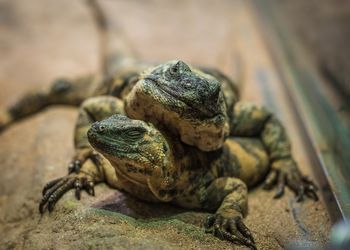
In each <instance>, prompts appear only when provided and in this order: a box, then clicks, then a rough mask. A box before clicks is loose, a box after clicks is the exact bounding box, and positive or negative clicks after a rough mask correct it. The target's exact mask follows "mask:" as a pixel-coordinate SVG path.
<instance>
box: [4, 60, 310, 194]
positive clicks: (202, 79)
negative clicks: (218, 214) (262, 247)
mask: <svg viewBox="0 0 350 250" xmlns="http://www.w3.org/2000/svg"><path fill="white" fill-rule="evenodd" d="M144 67H145V65H144V64H134V65H131V66H129V67H124V68H122V69H119V70H118V71H117V72H116V73H115V74H113V75H112V76H110V77H107V78H106V79H102V78H101V77H91V76H90V77H85V78H79V79H76V80H64V79H63V80H58V81H55V82H54V83H53V85H52V87H50V88H49V89H42V90H38V91H34V92H32V93H29V94H27V95H25V96H24V97H23V98H21V99H20V100H19V101H18V102H17V103H15V104H14V105H13V106H11V107H9V108H8V109H7V110H0V129H4V128H6V127H7V126H8V125H10V124H11V123H12V122H15V121H17V120H19V119H21V118H24V117H26V116H29V115H31V114H34V113H36V112H38V111H40V110H42V109H43V108H45V107H47V106H49V105H53V104H67V105H75V106H76V105H80V104H81V103H82V102H83V101H84V100H86V99H88V98H89V97H93V96H99V95H111V96H116V97H119V98H121V99H125V108H124V107H120V108H118V110H117V111H116V112H115V111H113V110H111V111H110V112H109V113H108V112H107V113H108V114H109V115H112V114H115V113H125V114H126V115H127V116H129V117H131V118H134V119H141V120H144V121H147V122H152V123H153V124H155V125H156V126H158V127H159V126H166V127H167V129H169V130H170V131H171V132H172V133H174V134H178V135H179V136H180V138H181V140H182V141H183V142H185V143H186V144H189V145H193V146H196V147H198V148H199V149H201V150H203V151H212V150H216V149H218V148H220V147H221V146H222V145H223V142H224V140H225V138H226V137H227V136H228V135H230V136H240V137H251V138H260V139H261V140H262V142H263V144H264V146H265V147H266V148H267V151H268V153H269V155H270V158H271V161H276V164H274V163H273V164H272V166H273V171H272V172H271V176H270V178H268V180H271V181H269V182H267V183H266V185H265V186H266V188H272V187H273V186H274V185H275V184H276V185H277V187H278V189H277V193H276V197H279V196H281V195H282V194H283V191H284V186H285V185H288V186H289V187H290V188H291V189H293V190H294V191H296V192H297V195H298V197H300V198H299V200H302V199H303V196H304V194H305V189H306V188H307V186H308V184H307V183H306V182H305V181H304V177H303V176H302V175H301V174H300V172H299V171H298V168H297V165H296V163H295V162H294V160H293V158H292V156H291V149H290V143H289V140H288V137H287V135H286V133H285V130H284V128H283V126H282V125H281V123H280V122H279V121H278V120H277V119H276V117H274V115H273V114H271V113H270V112H269V111H267V110H266V109H264V108H263V107H258V106H256V105H254V104H251V103H244V102H239V101H238V97H237V95H238V93H237V91H236V88H235V87H234V84H233V83H232V82H231V81H230V80H229V79H228V78H227V77H225V76H224V75H223V74H221V73H220V72H218V71H216V70H213V69H203V70H202V71H201V70H198V69H196V68H193V67H190V66H188V65H187V64H185V63H184V62H182V61H170V62H167V63H164V64H161V65H159V66H157V67H155V68H151V69H149V70H146V71H143V73H140V72H141V71H142V69H144ZM204 72H206V73H204ZM213 76H215V77H216V78H217V79H216V78H215V77H213ZM101 79H102V80H101ZM87 102H88V101H87ZM99 105H100V104H99V103H98V102H97V103H94V102H93V103H92V104H91V105H89V106H90V108H92V109H93V110H95V111H94V112H90V113H89V114H90V115H91V114H92V113H94V114H93V116H96V117H99V118H101V117H102V118H107V116H103V115H99V114H98V113H99V110H100V108H99ZM83 106H84V105H83ZM85 106H86V105H85ZM94 106H96V107H94ZM119 106H122V105H119ZM121 109H122V110H124V109H125V111H122V110H121ZM96 120H99V119H95V118H94V117H89V118H88V119H87V121H85V123H84V124H85V125H84V126H85V128H82V129H81V131H77V136H79V134H80V136H83V137H84V133H85V132H86V130H87V129H88V127H89V125H90V124H91V123H92V122H94V121H96ZM78 123H81V121H80V120H79V122H78ZM78 126H80V125H79V124H78ZM84 131H85V132H84ZM75 142H76V144H77V143H78V144H79V143H81V142H77V140H75ZM82 143H83V144H88V143H87V141H86V140H85V141H84V140H83V142H82ZM86 147H89V146H88V145H86ZM77 149H78V152H77V154H76V157H74V158H73V162H76V160H78V163H79V161H80V163H79V164H75V165H81V162H83V161H84V155H86V154H83V153H81V152H80V149H81V146H79V145H78V146H77ZM85 151H86V150H85ZM91 152H92V151H91ZM85 158H86V159H87V158H88V157H85ZM292 163H293V164H292ZM276 166H278V167H276ZM282 166H283V171H280V170H279V169H280V168H281V167H282ZM281 173H283V174H282V175H281ZM280 175H281V176H280Z"/></svg>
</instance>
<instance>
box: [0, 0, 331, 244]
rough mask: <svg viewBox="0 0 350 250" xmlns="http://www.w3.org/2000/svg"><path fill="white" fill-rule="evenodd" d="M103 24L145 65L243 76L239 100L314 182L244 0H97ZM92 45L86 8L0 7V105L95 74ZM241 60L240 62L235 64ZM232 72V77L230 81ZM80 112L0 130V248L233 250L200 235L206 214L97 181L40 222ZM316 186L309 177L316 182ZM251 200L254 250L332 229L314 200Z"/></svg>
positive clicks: (257, 196)
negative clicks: (263, 120) (263, 109)
mask: <svg viewBox="0 0 350 250" xmlns="http://www.w3.org/2000/svg"><path fill="white" fill-rule="evenodd" d="M101 3H102V5H103V7H104V8H105V10H106V13H107V15H108V17H109V20H110V22H111V23H112V24H113V25H116V26H118V27H122V30H123V34H124V36H125V38H126V39H127V41H128V42H129V43H130V45H131V47H132V48H133V50H134V51H136V53H137V54H138V56H139V57H140V58H142V59H145V60H156V61H158V60H159V61H162V60H168V59H175V58H180V59H182V60H184V61H188V62H191V63H199V64H204V65H210V66H215V67H218V68H219V69H221V70H223V71H224V72H226V73H227V74H228V75H230V76H232V77H234V78H235V79H238V80H240V81H241V83H242V84H241V89H242V92H243V94H242V99H244V100H250V101H255V102H257V103H263V104H265V105H267V106H268V107H269V108H270V109H272V110H273V111H274V112H275V113H276V114H277V116H278V117H279V118H280V119H281V120H282V121H283V122H284V123H285V124H287V130H288V133H289V134H290V136H291V139H292V143H293V146H294V148H293V150H294V154H295V158H296V160H297V162H298V163H299V165H300V168H301V169H302V171H303V172H304V173H307V174H309V175H311V176H313V175H312V169H311V168H310V167H312V166H311V164H310V159H309V157H308V156H307V155H305V151H306V150H305V148H304V146H303V143H302V138H301V135H300V133H299V131H298V128H297V126H296V123H295V119H294V118H293V117H292V116H291V115H290V114H291V112H290V107H288V103H286V101H285V100H286V98H285V96H284V94H283V91H282V88H281V86H280V84H279V81H280V79H279V77H278V75H277V74H276V69H275V67H274V65H273V63H272V61H271V59H270V56H269V54H268V52H267V50H266V47H265V44H264V41H263V40H262V36H261V34H260V33H259V29H258V22H259V21H258V20H256V18H255V16H254V15H253V13H252V10H251V8H250V6H249V4H248V2H247V1H228V0H227V1H221V2H220V4H217V3H216V1H209V0H206V1H153V0H147V1H146V0H145V1H126V0H119V1H107V0H103V1H101ZM97 42H98V39H97V33H96V30H95V29H94V26H93V22H92V20H91V16H90V15H89V11H88V9H87V7H86V5H85V3H84V1H69V0H61V1H54V0H45V1H44V0H33V1H30V2H29V1H20V0H11V1H6V0H0V54H1V58H2V60H0V89H1V91H0V105H8V104H9V103H11V102H13V101H15V100H16V99H17V98H18V97H19V96H20V95H21V94H23V93H25V92H26V91H28V89H31V88H32V87H33V86H38V85H45V84H49V83H50V82H51V81H52V80H53V79H55V78H57V77H59V76H62V75H64V76H77V75H82V74H87V73H93V72H96V71H97V69H98V67H99V66H98V43H97ZM237 65H239V66H237ZM238 76H239V77H238ZM76 114H77V111H76V110H75V109H74V108H67V107H54V108H50V109H47V110H45V111H44V112H42V113H40V114H37V115H35V116H33V117H31V118H29V119H25V120H23V121H21V122H19V123H17V124H15V125H13V126H12V127H11V128H9V129H8V130H6V131H5V132H4V133H2V134H1V135H0V168H1V174H0V235H1V237H0V248H1V249H73V248H74V249H95V248H102V249H112V248H113V249H232V248H233V247H234V248H235V249H241V248H242V247H237V246H233V245H232V244H230V243H228V242H223V241H220V240H218V239H216V238H215V237H213V236H210V235H207V234H205V233H204V231H203V228H202V226H201V224H202V220H203V219H204V218H205V216H206V214H205V213H201V212H191V211H186V210H183V209H180V208H176V207H172V206H170V205H166V204H147V203H143V202H140V201H137V200H135V199H133V198H131V197H128V196H126V195H124V194H122V193H120V192H119V191H117V190H112V189H110V188H109V187H107V186H105V185H99V186H97V188H96V194H97V196H96V197H90V196H88V195H83V197H82V200H81V201H80V202H78V201H76V200H75V199H74V197H73V192H69V193H67V194H66V195H65V196H64V197H63V199H62V200H61V201H60V202H59V203H58V204H57V206H56V210H55V211H54V212H53V213H51V214H45V215H44V216H43V217H41V216H40V215H39V213H38V209H37V205H38V201H39V200H40V198H41V188H42V187H43V185H44V184H45V183H46V182H47V181H49V180H51V179H53V178H56V177H58V176H63V175H65V174H66V166H67V164H68V162H69V160H70V158H71V157H72V155H73V145H72V133H73V127H74V123H75V119H76ZM316 181H317V180H316ZM272 197H273V193H272V192H266V191H263V190H261V188H260V187H257V188H255V189H254V190H252V191H251V193H250V196H249V215H248V216H247V218H246V220H245V222H246V224H247V225H248V226H249V227H250V228H251V230H252V232H253V234H254V236H255V238H256V241H257V246H258V248H259V249H283V248H286V247H287V246H288V244H289V243H290V242H295V244H298V245H303V246H306V245H307V244H308V245H310V246H311V245H317V246H322V245H324V244H325V243H326V241H327V239H328V234H329V231H330V227H331V224H330V220H329V216H328V214H327V212H326V210H325V208H324V205H323V201H322V200H321V201H319V202H317V203H314V202H312V201H309V200H307V201H305V202H304V203H296V202H295V201H294V196H293V194H292V193H291V192H289V191H287V193H286V195H285V196H284V197H283V198H282V199H279V200H274V199H273V198H272Z"/></svg>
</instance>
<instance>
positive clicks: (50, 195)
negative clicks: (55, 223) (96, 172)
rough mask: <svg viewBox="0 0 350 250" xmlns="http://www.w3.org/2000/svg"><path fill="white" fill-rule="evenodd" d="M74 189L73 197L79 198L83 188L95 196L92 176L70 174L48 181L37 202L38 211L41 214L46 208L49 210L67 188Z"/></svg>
mask: <svg viewBox="0 0 350 250" xmlns="http://www.w3.org/2000/svg"><path fill="white" fill-rule="evenodd" d="M70 189H75V197H76V198H77V199H78V200H80V193H81V190H82V189H85V190H86V191H87V193H88V194H90V195H92V196H95V189H94V181H93V178H92V177H91V176H89V175H87V174H85V173H79V174H75V173H73V174H71V175H68V176H65V177H61V178H57V179H54V180H52V181H50V182H48V183H47V184H46V185H45V186H44V188H43V191H42V193H43V197H42V199H41V201H40V204H39V212H40V213H41V214H43V213H44V212H45V210H46V209H48V210H49V212H51V211H52V210H53V208H54V206H55V204H56V202H57V201H58V200H59V199H60V198H61V197H62V195H64V194H65V193H66V192H67V191H68V190H70Z"/></svg>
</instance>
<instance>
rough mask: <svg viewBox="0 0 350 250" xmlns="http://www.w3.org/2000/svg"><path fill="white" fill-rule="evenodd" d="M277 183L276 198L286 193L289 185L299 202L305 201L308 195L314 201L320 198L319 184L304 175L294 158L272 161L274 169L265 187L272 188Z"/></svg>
mask: <svg viewBox="0 0 350 250" xmlns="http://www.w3.org/2000/svg"><path fill="white" fill-rule="evenodd" d="M275 185H277V191H276V194H275V196H274V198H280V197H281V196H283V194H284V189H285V186H286V185H287V186H288V187H289V188H290V189H291V190H293V192H294V193H295V194H296V200H297V202H300V201H303V200H304V197H305V196H307V197H309V198H310V199H313V200H314V201H317V200H318V196H317V193H316V192H317V190H318V188H317V186H316V185H315V183H314V182H313V181H312V180H310V179H309V178H308V177H306V176H302V175H301V173H300V171H299V169H298V167H297V165H296V163H295V161H294V160H293V159H282V160H277V161H275V162H273V163H272V169H271V171H270V173H269V175H268V176H267V178H266V180H265V183H264V189H267V190H270V189H272V188H273V187H274V186H275Z"/></svg>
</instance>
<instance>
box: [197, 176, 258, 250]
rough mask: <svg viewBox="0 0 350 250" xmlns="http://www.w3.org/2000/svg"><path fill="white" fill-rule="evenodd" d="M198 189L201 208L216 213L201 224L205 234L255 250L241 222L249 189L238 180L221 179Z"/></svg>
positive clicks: (245, 209) (230, 178)
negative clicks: (201, 201)
mask: <svg viewBox="0 0 350 250" xmlns="http://www.w3.org/2000/svg"><path fill="white" fill-rule="evenodd" d="M200 190H201V192H200V193H201V196H202V197H201V199H202V200H203V201H204V202H203V203H202V207H203V208H204V209H207V210H210V211H213V210H214V211H215V210H216V213H215V214H213V215H210V216H209V217H208V218H207V220H206V221H205V223H204V227H205V229H206V232H207V233H212V234H213V235H215V236H216V237H218V238H220V239H223V240H228V241H231V242H233V243H236V244H240V245H245V246H247V247H249V248H251V249H256V246H255V241H254V238H253V235H252V233H251V232H250V230H249V229H248V228H247V227H246V226H245V224H244V223H243V221H242V219H243V216H245V215H246V214H247V209H248V207H247V206H248V204H247V201H248V196H247V195H248V189H247V186H246V184H245V183H244V182H243V181H241V180H240V179H237V178H233V177H220V178H217V179H215V180H214V181H213V182H212V183H211V184H210V185H209V186H208V187H207V188H206V189H204V190H203V189H200Z"/></svg>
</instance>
